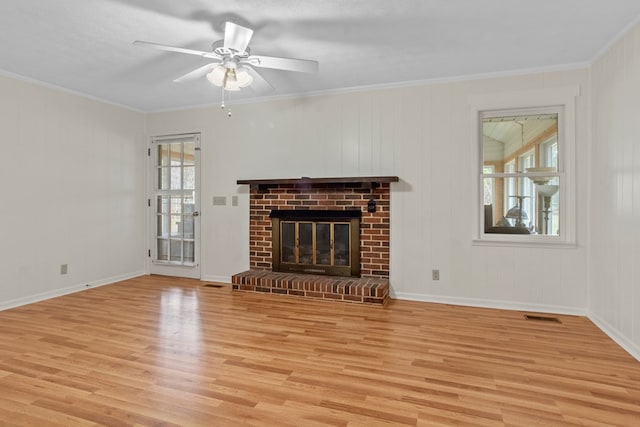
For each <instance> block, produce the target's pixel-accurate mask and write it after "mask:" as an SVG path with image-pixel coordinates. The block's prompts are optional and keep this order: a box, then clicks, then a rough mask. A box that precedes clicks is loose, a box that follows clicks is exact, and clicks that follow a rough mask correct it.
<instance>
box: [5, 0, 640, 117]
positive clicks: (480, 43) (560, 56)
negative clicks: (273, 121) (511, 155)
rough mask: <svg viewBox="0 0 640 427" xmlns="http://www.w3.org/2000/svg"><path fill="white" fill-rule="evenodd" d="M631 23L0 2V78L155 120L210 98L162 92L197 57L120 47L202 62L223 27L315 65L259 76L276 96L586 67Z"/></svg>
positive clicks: (115, 1)
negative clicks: (151, 114) (312, 71)
mask: <svg viewBox="0 0 640 427" xmlns="http://www.w3.org/2000/svg"><path fill="white" fill-rule="evenodd" d="M639 15H640V1H638V0H607V1H604V0H536V1H531V0H394V1H389V0H353V1H348V0H331V1H329V0H326V1H312V0H304V1H303V0H287V1H284V0H245V1H239V0H236V1H230V0H218V1H213V0H180V1H175V0H156V1H152V0H56V1H47V0H2V1H1V2H0V70H4V71H5V72H9V73H12V74H17V75H20V76H23V77H27V78H30V79H35V80H38V81H41V82H45V83H49V84H53V85H56V86H60V87H63V88H66V89H69V90H73V91H76V92H80V93H83V94H86V95H89V96H93V97H97V98H100V99H103V100H105V101H109V102H113V103H117V104H121V105H125V106H128V107H131V108H134V109H137V110H141V111H158V110H166V109H174V108H182V107H186V106H194V105H202V104H211V103H215V102H218V101H219V99H220V92H219V90H218V89H216V88H214V87H213V86H211V84H209V83H208V82H207V80H206V79H204V78H202V79H200V80H198V81H192V82H188V83H173V82H172V80H173V79H174V78H176V77H179V76H181V75H182V74H185V73H186V72H189V71H191V70H192V69H194V68H197V67H198V66H201V65H204V64H205V63H206V62H205V60H203V59H201V58H199V57H195V56H189V55H183V54H178V53H170V52H162V51H156V50H152V49H148V48H142V47H136V46H133V45H132V42H133V41H134V40H145V41H151V42H156V43H162V44H168V45H173V46H181V47H187V48H190V49H197V50H207V51H208V50H211V43H212V42H213V41H215V40H219V39H221V38H222V34H223V29H224V22H225V21H227V20H230V21H233V22H236V23H238V24H241V25H245V26H248V27H251V28H253V29H254V30H255V34H254V37H253V39H252V42H251V43H250V47H251V51H252V53H254V54H258V55H270V56H285V57H293V58H304V59H314V60H317V61H319V62H320V72H319V73H318V74H317V75H307V74H299V73H293V72H285V71H275V70H265V69H261V73H262V75H263V76H264V77H265V78H266V79H267V80H268V81H269V82H270V83H271V84H272V85H273V86H274V87H275V91H273V92H272V93H270V94H267V95H266V96H274V95H275V96H278V95H293V94H304V93H310V92H319V91H327V90H340V89H344V88H353V87H361V86H370V85H388V84H397V83H402V82H406V81H416V80H417V81H423V80H431V79H441V78H445V79H446V78H451V77H462V76H471V75H478V74H487V73H502V72H512V71H518V70H527V69H544V68H554V67H563V66H568V65H569V66H571V65H577V64H586V63H588V62H589V61H591V60H592V59H593V58H594V56H596V55H597V54H598V52H600V51H601V50H602V49H603V48H604V47H605V46H606V45H607V44H608V43H609V42H610V41H611V40H612V39H614V38H615V37H616V36H617V35H618V34H619V33H620V32H621V31H622V30H623V29H624V28H625V27H626V26H628V25H629V24H630V23H632V22H633V21H634V20H635V19H636V18H637V17H638V16H639ZM263 96H264V95H263ZM249 98H256V95H255V94H254V93H252V91H251V90H246V89H245V90H243V91H242V92H241V93H240V94H235V93H234V94H233V95H232V98H231V101H233V100H234V99H249Z"/></svg>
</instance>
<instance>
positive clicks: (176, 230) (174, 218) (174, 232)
mask: <svg viewBox="0 0 640 427" xmlns="http://www.w3.org/2000/svg"><path fill="white" fill-rule="evenodd" d="M181 219H182V215H171V237H181V236H182V221H181Z"/></svg>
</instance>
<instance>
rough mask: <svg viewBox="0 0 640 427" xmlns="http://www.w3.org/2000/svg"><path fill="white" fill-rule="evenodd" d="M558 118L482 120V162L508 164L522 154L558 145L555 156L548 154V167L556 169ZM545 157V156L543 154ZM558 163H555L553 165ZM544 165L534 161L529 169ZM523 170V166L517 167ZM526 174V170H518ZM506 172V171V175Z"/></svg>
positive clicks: (531, 116) (533, 116)
mask: <svg viewBox="0 0 640 427" xmlns="http://www.w3.org/2000/svg"><path fill="white" fill-rule="evenodd" d="M557 136H558V114H557V113H549V114H518V115H513V116H510V115H502V116H498V117H488V115H487V116H485V117H483V118H482V161H483V164H485V163H487V162H491V163H496V164H506V163H507V162H509V161H510V160H512V159H514V158H517V157H518V156H522V153H524V152H529V151H532V150H535V148H536V147H538V146H541V145H543V144H544V143H548V142H549V141H555V142H556V147H555V153H556V154H555V156H556V160H555V161H554V160H553V153H552V151H550V152H549V160H548V162H547V163H548V165H549V166H557ZM541 155H542V154H541ZM554 162H555V163H554ZM542 165H543V163H541V162H539V161H538V160H534V163H532V164H530V165H529V166H527V167H541V166H542ZM518 166H520V165H518ZM519 171H520V172H525V170H524V169H519ZM505 172H506V171H505Z"/></svg>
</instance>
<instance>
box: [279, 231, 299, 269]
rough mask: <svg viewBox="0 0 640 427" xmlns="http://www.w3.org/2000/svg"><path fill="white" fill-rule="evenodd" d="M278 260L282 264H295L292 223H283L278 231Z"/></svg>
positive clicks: (294, 237)
mask: <svg viewBox="0 0 640 427" xmlns="http://www.w3.org/2000/svg"><path fill="white" fill-rule="evenodd" d="M280 230H281V231H280V234H281V237H280V241H281V243H282V247H281V248H280V260H281V261H282V262H290V263H294V262H296V225H295V223H293V222H283V223H282V224H281V229H280Z"/></svg>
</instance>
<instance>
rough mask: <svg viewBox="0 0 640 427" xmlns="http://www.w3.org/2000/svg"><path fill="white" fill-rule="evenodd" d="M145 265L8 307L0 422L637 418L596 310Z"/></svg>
mask: <svg viewBox="0 0 640 427" xmlns="http://www.w3.org/2000/svg"><path fill="white" fill-rule="evenodd" d="M559 317H560V319H561V320H562V324H554V323H546V322H536V321H527V320H524V319H523V317H522V313H519V312H515V311H503V310H489V309H480V308H466V307H456V306H447V305H438V304H427V303H418V302H408V301H393V300H392V301H391V303H390V304H389V305H388V306H387V307H386V308H379V307H371V306H357V305H350V304H344V303H333V302H327V301H309V300H302V299H297V298H293V297H285V296H276V295H259V294H250V293H232V292H231V290H230V289H229V287H228V286H225V287H224V288H220V289H216V288H210V287H205V286H204V284H203V283H202V282H199V281H194V280H187V279H175V278H165V277H158V276H148V277H141V278H138V279H133V280H128V281H125V282H122V283H119V284H115V285H110V286H105V287H101V288H97V289H91V290H88V291H85V292H80V293H77V294H73V295H68V296H64V297H61V298H56V299H52V300H49V301H45V302H41V303H37V304H32V305H28V306H24V307H20V308H16V309H12V310H7V311H4V312H0V326H1V328H0V425H35V426H45V425H60V426H75V425H96V424H104V425H182V426H196V425H203V426H218V425H219V426H226V425H228V426H242V425H268V426H289V425H292V426H326V425H329V426H352V425H354V426H355V425H360V426H375V425H421V426H435V425H473V426H476V425H478V426H491V425H512V426H536V425H562V426H569V425H580V426H604V425H626V426H639V425H640V362H638V361H636V360H635V359H633V358H632V357H631V356H629V355H628V354H627V353H626V352H625V351H624V350H622V349H621V348H620V347H618V346H617V345H616V344H615V343H614V342H613V341H611V340H610V339H609V338H607V337H606V336H605V335H604V334H603V333H602V332H601V331H600V330H599V329H598V328H596V327H595V326H594V325H593V324H592V323H591V322H590V321H589V320H588V319H586V318H581V317H572V316H559Z"/></svg>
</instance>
